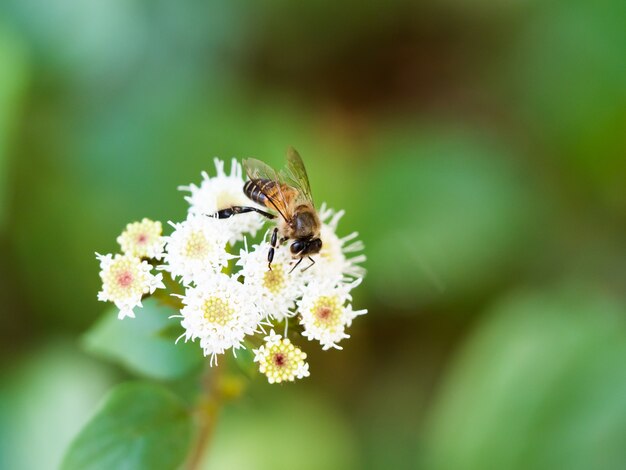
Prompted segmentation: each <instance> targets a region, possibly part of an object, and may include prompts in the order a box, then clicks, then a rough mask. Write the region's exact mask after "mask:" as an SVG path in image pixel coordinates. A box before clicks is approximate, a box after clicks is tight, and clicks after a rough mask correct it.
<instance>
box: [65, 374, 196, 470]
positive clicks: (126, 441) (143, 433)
mask: <svg viewBox="0 0 626 470" xmlns="http://www.w3.org/2000/svg"><path fill="white" fill-rule="evenodd" d="M191 437H192V423H191V415H190V414H189V412H188V411H187V410H186V409H185V407H184V406H183V405H182V402H181V401H180V400H179V399H178V397H176V395H174V394H173V393H171V392H170V391H168V390H167V389H165V388H164V387H162V386H160V385H153V384H148V383H142V382H135V383H126V384H122V385H118V386H117V387H116V388H115V389H113V391H111V393H110V394H109V395H108V396H107V397H106V398H105V400H104V403H103V404H102V406H101V407H100V409H99V410H98V411H97V412H96V414H95V416H94V417H93V418H92V419H91V420H90V421H89V422H88V423H87V425H85V427H84V428H83V429H82V431H81V432H80V433H79V434H78V436H76V438H75V439H74V441H73V442H72V444H71V445H70V447H69V449H68V451H67V453H66V454H65V458H64V459H63V463H62V465H61V468H62V469H63V470H73V469H80V470H96V469H107V470H108V469H112V468H117V469H140V468H146V469H147V468H149V469H151V470H158V469H161V468H162V469H172V468H177V467H178V466H179V465H180V464H181V463H182V462H183V460H184V459H185V456H186V455H187V450H188V449H189V444H190V441H191Z"/></svg>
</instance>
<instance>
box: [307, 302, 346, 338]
mask: <svg viewBox="0 0 626 470" xmlns="http://www.w3.org/2000/svg"><path fill="white" fill-rule="evenodd" d="M342 311H343V306H342V304H341V303H340V302H339V298H338V297H337V296H336V295H333V296H330V297H329V296H321V297H319V298H318V299H317V301H316V302H315V304H313V308H311V313H312V314H313V318H314V324H315V326H317V327H321V328H326V329H329V330H334V329H335V328H337V327H339V326H341V313H342Z"/></svg>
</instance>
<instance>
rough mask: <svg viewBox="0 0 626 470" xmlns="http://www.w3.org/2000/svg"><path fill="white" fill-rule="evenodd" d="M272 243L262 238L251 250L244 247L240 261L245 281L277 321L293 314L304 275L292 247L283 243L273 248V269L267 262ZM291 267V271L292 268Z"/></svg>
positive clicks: (258, 300) (267, 314)
mask: <svg viewBox="0 0 626 470" xmlns="http://www.w3.org/2000/svg"><path fill="white" fill-rule="evenodd" d="M270 247H271V245H270V244H269V243H267V242H263V243H261V244H260V245H254V246H253V248H252V250H250V251H248V249H247V246H246V248H245V249H242V250H241V253H240V255H239V260H238V261H237V265H239V266H241V267H242V268H241V271H240V272H239V274H240V275H243V276H244V284H245V285H246V286H248V287H250V289H251V291H254V292H255V295H256V297H257V303H258V304H259V306H260V307H261V309H262V310H263V312H264V314H265V315H266V316H269V317H270V318H274V319H276V320H278V321H281V320H283V319H284V318H285V317H289V316H292V315H293V312H292V310H293V309H294V308H295V306H296V304H295V302H296V299H297V298H298V297H300V295H301V294H302V287H303V285H304V282H305V281H304V276H303V273H302V271H301V270H300V269H294V270H293V271H291V268H292V267H293V258H292V257H291V254H290V253H289V249H288V248H286V247H284V246H282V247H278V248H277V249H276V251H275V252H274V260H273V261H272V269H271V271H270V270H269V269H268V266H267V254H268V252H269V249H270ZM290 271H291V272H290Z"/></svg>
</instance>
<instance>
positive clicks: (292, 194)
mask: <svg viewBox="0 0 626 470" xmlns="http://www.w3.org/2000/svg"><path fill="white" fill-rule="evenodd" d="M243 167H244V169H245V170H246V174H247V175H248V181H246V183H245V184H244V186H243V192H244V194H245V195H246V196H247V197H248V198H249V199H250V200H252V201H254V202H256V203H257V204H260V205H262V206H264V207H266V208H268V209H270V210H272V211H275V212H277V213H278V216H277V215H274V214H272V213H270V212H266V211H264V210H261V209H258V208H256V207H247V206H233V207H229V208H227V209H222V210H220V211H218V212H217V217H218V218H220V219H225V218H228V217H232V216H233V215H236V214H244V213H246V212H257V213H259V214H261V215H262V216H264V217H266V218H268V219H270V220H273V219H276V218H278V223H277V225H276V227H274V230H273V232H272V236H271V240H270V245H271V247H270V249H269V252H268V254H267V267H268V269H270V270H271V269H272V260H273V259H274V251H275V250H276V249H277V248H278V246H279V242H280V244H281V245H282V244H283V243H285V242H286V241H288V240H293V243H291V245H290V247H289V251H290V252H291V256H292V257H293V258H294V259H298V262H297V263H296V264H295V265H294V266H293V268H292V269H291V270H292V271H293V270H294V269H295V268H296V267H297V266H298V265H299V264H300V263H301V262H302V260H303V259H304V258H305V257H306V258H308V259H309V260H310V261H311V264H309V266H307V267H306V268H305V269H308V268H310V267H311V266H313V265H314V264H315V260H314V259H313V258H311V255H314V254H316V253H319V252H320V250H321V249H322V240H321V239H320V229H321V226H322V224H321V222H320V218H319V216H318V214H317V211H316V210H315V205H314V204H313V196H312V194H311V186H310V184H309V177H308V176H307V173H306V169H305V168H304V163H303V162H302V158H301V157H300V154H298V152H297V151H296V150H295V149H294V148H293V147H289V149H288V150H287V167H286V168H284V169H283V170H281V171H280V172H278V171H276V170H274V169H273V168H271V167H270V166H268V165H266V164H265V163H263V162H262V161H259V160H255V159H254V158H249V159H246V160H244V161H243ZM278 235H280V240H279V239H278Z"/></svg>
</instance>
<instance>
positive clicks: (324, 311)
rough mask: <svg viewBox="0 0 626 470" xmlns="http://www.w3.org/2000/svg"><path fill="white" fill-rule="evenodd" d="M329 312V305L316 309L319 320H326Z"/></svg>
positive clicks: (330, 310)
mask: <svg viewBox="0 0 626 470" xmlns="http://www.w3.org/2000/svg"><path fill="white" fill-rule="evenodd" d="M331 312H332V309H330V308H329V307H321V308H319V309H318V310H317V316H318V318H319V319H320V320H327V319H328V317H329V316H330V313H331Z"/></svg>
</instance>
